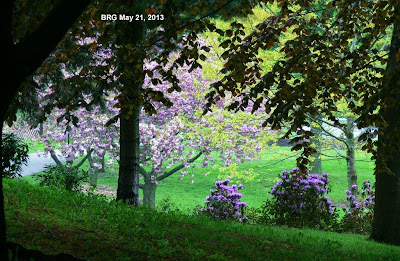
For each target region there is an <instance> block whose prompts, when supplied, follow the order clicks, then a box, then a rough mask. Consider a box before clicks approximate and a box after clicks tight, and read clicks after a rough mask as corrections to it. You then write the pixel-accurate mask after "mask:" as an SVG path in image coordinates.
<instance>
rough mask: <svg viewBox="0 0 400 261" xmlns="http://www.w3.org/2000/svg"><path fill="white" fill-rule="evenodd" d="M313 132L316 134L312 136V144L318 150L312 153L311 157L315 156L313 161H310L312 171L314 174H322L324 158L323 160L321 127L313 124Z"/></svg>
mask: <svg viewBox="0 0 400 261" xmlns="http://www.w3.org/2000/svg"><path fill="white" fill-rule="evenodd" d="M311 128H312V132H313V133H314V136H313V137H312V138H311V140H310V141H311V144H313V145H314V147H315V149H316V150H317V152H316V153H314V154H312V155H311V157H313V158H314V160H313V161H312V162H310V173H313V174H318V175H321V174H322V160H321V150H322V142H321V139H322V130H321V128H318V127H314V126H312V127H311Z"/></svg>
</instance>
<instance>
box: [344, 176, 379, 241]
mask: <svg viewBox="0 0 400 261" xmlns="http://www.w3.org/2000/svg"><path fill="white" fill-rule="evenodd" d="M353 188H354V189H357V185H353ZM346 194H347V200H348V201H349V203H350V206H349V207H348V208H343V211H344V212H345V215H344V217H343V218H342V220H341V226H340V231H343V232H351V233H358V234H369V233H370V232H371V226H372V219H373V216H374V205H375V192H374V191H373V190H372V188H371V181H369V180H366V181H364V183H363V186H362V190H361V193H360V192H359V193H358V195H354V194H352V192H351V191H350V190H346Z"/></svg>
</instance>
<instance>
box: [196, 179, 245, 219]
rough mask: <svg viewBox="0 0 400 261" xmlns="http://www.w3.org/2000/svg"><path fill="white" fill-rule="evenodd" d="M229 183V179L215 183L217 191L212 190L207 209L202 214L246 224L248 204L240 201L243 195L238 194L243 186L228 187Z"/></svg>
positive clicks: (207, 198) (202, 209)
mask: <svg viewBox="0 0 400 261" xmlns="http://www.w3.org/2000/svg"><path fill="white" fill-rule="evenodd" d="M228 183H230V180H229V179H226V180H220V181H216V182H215V190H210V193H211V195H210V196H207V197H206V200H205V202H204V204H205V207H202V208H201V209H200V212H201V213H202V214H206V215H208V216H210V217H213V218H216V219H222V220H236V221H238V222H245V221H247V220H248V218H247V216H245V215H244V209H245V207H246V206H247V204H246V202H241V201H240V199H241V198H242V194H240V193H238V190H240V189H243V185H242V184H240V185H232V186H228ZM198 214H200V213H198Z"/></svg>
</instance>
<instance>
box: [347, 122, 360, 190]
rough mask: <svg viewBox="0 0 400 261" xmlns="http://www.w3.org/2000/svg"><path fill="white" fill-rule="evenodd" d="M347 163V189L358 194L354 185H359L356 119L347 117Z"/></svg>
mask: <svg viewBox="0 0 400 261" xmlns="http://www.w3.org/2000/svg"><path fill="white" fill-rule="evenodd" d="M345 135H346V146H347V151H346V162H347V188H348V190H350V191H351V192H352V193H353V195H355V194H356V193H357V189H356V188H352V186H353V185H357V170H356V154H355V146H356V142H355V138H354V117H347V128H346V132H345Z"/></svg>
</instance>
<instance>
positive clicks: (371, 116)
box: [205, 0, 399, 169]
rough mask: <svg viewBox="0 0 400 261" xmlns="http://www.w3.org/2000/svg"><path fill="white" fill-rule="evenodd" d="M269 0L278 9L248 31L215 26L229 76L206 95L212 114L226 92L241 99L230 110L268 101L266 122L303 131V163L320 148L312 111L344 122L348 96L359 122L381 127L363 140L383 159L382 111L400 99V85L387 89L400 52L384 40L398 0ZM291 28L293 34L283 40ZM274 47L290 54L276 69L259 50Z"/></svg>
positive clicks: (238, 26)
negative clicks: (341, 110) (341, 115)
mask: <svg viewBox="0 0 400 261" xmlns="http://www.w3.org/2000/svg"><path fill="white" fill-rule="evenodd" d="M267 2H270V3H272V2H275V3H276V4H277V6H278V8H279V10H278V12H276V13H274V14H271V15H270V16H269V17H268V18H267V19H266V20H265V21H264V22H262V23H259V24H258V25H257V26H256V27H255V28H254V30H253V31H252V32H250V33H248V34H245V32H244V30H243V27H244V26H243V23H241V22H238V21H235V22H233V23H231V28H232V29H230V30H226V31H220V30H218V28H216V27H215V26H212V25H211V26H209V29H211V30H213V31H215V32H217V33H219V34H220V35H221V36H223V37H226V39H227V40H225V41H224V42H222V43H221V44H220V47H221V48H224V50H225V51H224V53H223V54H222V58H223V59H224V66H223V68H222V69H221V70H220V74H221V75H222V77H221V79H220V80H219V81H217V82H215V83H214V84H213V85H212V90H211V91H210V92H209V93H208V94H207V99H208V103H207V106H206V108H205V113H206V112H207V111H209V110H210V108H211V105H212V104H214V103H215V102H216V101H217V100H218V99H219V97H223V96H224V95H225V93H226V92H229V93H231V94H232V95H233V96H237V97H239V99H238V100H237V101H235V102H234V103H232V104H231V105H230V106H229V108H230V109H231V110H236V111H238V110H243V109H244V108H246V107H248V106H249V104H252V106H253V109H257V108H259V107H260V106H261V104H262V105H263V106H264V109H265V113H266V114H267V115H268V117H267V119H266V120H265V122H264V125H271V127H272V128H273V129H281V128H282V127H283V126H284V124H288V125H289V126H290V128H289V129H288V130H287V132H286V133H285V135H284V137H292V136H291V135H292V134H296V137H295V138H294V139H293V142H297V145H296V146H295V147H294V149H296V150H301V149H302V150H303V153H302V155H301V156H300V157H299V158H298V159H297V162H298V164H299V166H300V167H302V168H303V169H304V168H305V165H307V164H308V163H309V160H308V157H309V156H310V155H311V154H312V153H314V152H315V150H314V149H313V148H312V147H311V145H310V142H309V140H310V138H311V137H312V136H313V135H314V134H313V133H312V132H311V131H306V130H304V128H303V127H304V126H307V127H310V125H311V122H310V119H309V117H307V116H306V115H311V116H313V117H315V116H317V115H324V117H325V118H326V119H328V120H329V121H331V122H333V123H334V125H335V126H340V123H339V121H338V119H337V117H336V116H335V112H336V111H337V110H338V107H337V101H339V100H341V99H343V98H345V99H346V100H347V101H349V105H348V106H349V109H350V110H351V111H352V112H353V113H354V114H355V115H358V118H357V127H358V128H367V127H370V126H375V127H378V128H377V129H374V130H373V131H368V132H365V133H363V134H362V135H361V136H360V138H359V140H360V141H363V142H365V143H366V145H365V146H364V147H363V148H364V149H365V150H367V151H368V152H372V153H373V154H374V157H376V155H377V154H376V153H377V152H376V146H377V143H378V141H376V140H374V139H373V137H374V136H375V135H382V133H383V129H384V127H385V126H386V125H387V124H386V123H385V121H384V120H383V118H382V116H381V113H382V112H384V111H385V110H386V109H387V108H390V107H391V106H393V104H394V102H395V100H394V97H397V93H396V92H397V91H396V89H395V88H385V89H384V90H382V89H381V86H382V83H383V79H384V77H383V76H384V75H385V70H384V65H385V64H386V62H387V59H388V55H389V54H390V52H395V51H397V50H392V49H389V50H387V48H383V47H382V46H380V45H379V44H378V43H379V40H380V39H382V38H384V37H386V36H387V35H388V34H390V30H391V28H392V23H393V17H394V15H393V14H394V6H395V2H394V1H362V2H360V1H345V0H337V1H336V0H335V1H315V2H313V1H300V0H299V1H291V2H290V4H289V2H288V1H283V0H282V1H267ZM265 5H268V4H265ZM288 33H290V34H292V35H294V36H293V37H292V39H289V40H287V39H286V41H285V42H282V38H284V37H285V36H286V35H287V34H288ZM272 48H274V50H278V51H280V52H281V53H283V54H284V56H283V58H282V59H280V60H279V61H277V62H276V63H275V64H274V66H273V67H272V69H271V70H270V71H263V70H262V69H261V66H260V64H261V63H262V62H263V61H262V60H261V59H260V58H259V55H258V54H259V53H260V52H261V51H268V50H271V49H272ZM376 108H380V112H379V111H378V110H377V109H376ZM393 128H399V126H393ZM394 138H395V137H393V139H394ZM299 142H300V143H299ZM388 149H389V148H388ZM392 149H393V148H392Z"/></svg>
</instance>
